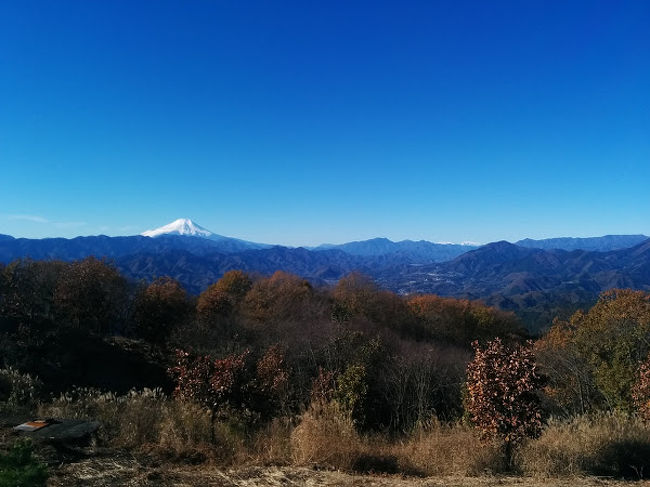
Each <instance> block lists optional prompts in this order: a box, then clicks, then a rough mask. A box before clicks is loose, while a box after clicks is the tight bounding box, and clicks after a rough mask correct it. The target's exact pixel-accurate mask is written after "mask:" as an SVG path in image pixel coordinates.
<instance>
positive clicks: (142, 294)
mask: <svg viewBox="0 0 650 487" xmlns="http://www.w3.org/2000/svg"><path fill="white" fill-rule="evenodd" d="M191 313H192V302H191V301H190V299H189V296H188V295H187V293H186V292H185V290H184V289H183V288H182V286H181V285H180V284H179V283H178V281H175V280H174V279H171V278H169V277H160V278H158V279H156V280H155V281H153V282H152V283H151V284H149V285H147V286H144V287H142V288H141V289H140V290H139V292H138V293H137V294H136V296H135V299H134V303H133V318H132V319H133V323H134V332H135V333H136V334H137V335H138V336H139V337H141V338H144V339H145V340H148V341H150V342H152V343H157V344H160V343H163V342H164V341H165V340H166V338H167V337H168V336H169V333H170V332H171V331H172V329H173V328H174V327H176V326H178V325H180V324H182V323H184V322H185V321H187V320H188V319H189V317H190V314H191Z"/></svg>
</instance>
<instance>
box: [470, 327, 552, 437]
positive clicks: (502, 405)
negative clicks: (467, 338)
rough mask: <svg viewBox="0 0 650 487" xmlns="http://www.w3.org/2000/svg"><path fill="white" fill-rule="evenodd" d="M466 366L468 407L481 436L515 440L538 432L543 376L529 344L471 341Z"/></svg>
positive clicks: (539, 427)
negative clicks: (470, 357)
mask: <svg viewBox="0 0 650 487" xmlns="http://www.w3.org/2000/svg"><path fill="white" fill-rule="evenodd" d="M473 346H474V353H475V356H474V360H472V362H470V364H469V365H468V367H467V389H468V393H469V394H468V404H467V409H468V412H469V413H470V415H471V419H472V421H473V422H474V424H475V425H476V426H477V427H478V428H479V429H480V430H481V435H482V437H483V438H490V437H500V438H501V439H503V440H504V441H505V442H506V443H508V444H515V443H517V442H519V441H520V440H522V439H523V438H525V437H534V436H537V435H538V434H539V433H540V431H541V428H542V414H541V408H540V398H539V396H538V394H537V393H538V391H539V390H540V389H541V387H542V386H543V382H544V380H543V378H542V376H541V375H540V374H539V372H538V370H537V366H536V365H535V358H534V355H533V353H532V351H531V348H530V344H529V345H528V346H525V347H523V346H518V347H516V348H512V349H511V348H508V347H506V346H505V345H504V344H503V343H502V342H501V340H500V339H499V338H496V339H495V340H493V341H491V342H489V343H488V344H487V346H486V347H485V348H481V347H479V345H478V342H474V343H473Z"/></svg>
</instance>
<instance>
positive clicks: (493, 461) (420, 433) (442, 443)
mask: <svg viewBox="0 0 650 487" xmlns="http://www.w3.org/2000/svg"><path fill="white" fill-rule="evenodd" d="M391 449H392V451H393V452H394V455H395V456H397V458H398V459H399V463H400V465H402V466H403V469H407V468H408V467H409V466H410V467H411V468H413V469H414V470H416V471H418V472H421V473H422V474H424V475H428V476H445V475H447V476H448V475H463V476H465V475H469V476H476V475H484V474H496V473H498V472H501V471H503V458H502V455H501V451H500V449H499V448H498V446H497V445H494V444H485V443H482V442H481V441H480V440H479V438H478V435H477V434H476V433H475V432H474V431H473V430H472V429H471V428H469V427H467V426H464V425H462V424H452V425H445V424H440V423H438V422H437V421H432V422H431V423H430V424H428V425H426V426H425V427H421V428H419V429H418V430H416V431H415V432H414V433H413V434H412V435H411V436H410V437H409V438H408V439H406V440H403V441H401V442H399V443H396V444H395V445H393V446H392V448H391Z"/></svg>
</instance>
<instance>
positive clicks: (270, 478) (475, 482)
mask: <svg viewBox="0 0 650 487" xmlns="http://www.w3.org/2000/svg"><path fill="white" fill-rule="evenodd" d="M48 485H50V486H52V487H54V486H56V487H59V486H60V487H63V486H66V487H76V486H79V487H81V486H84V487H86V486H87V487H103V486H109V485H110V486H112V485H121V486H133V487H135V486H138V487H140V486H143V487H148V486H161V487H167V486H169V487H171V486H174V487H181V486H182V487H198V486H219V487H272V486H273V487H275V486H281V485H286V486H302V485H309V486H329V487H334V486H341V487H347V486H361V485H363V486H371V487H389V486H395V487H425V486H426V487H443V486H444V487H484V486H492V485H500V486H518V487H541V486H566V487H573V486H575V487H592V486H593V487H597V486H598V487H604V486H612V487H613V486H624V485H628V486H629V485H634V486H638V487H642V486H647V485H650V482H648V481H642V482H625V481H620V480H612V479H605V478H596V477H569V478H562V479H557V478H553V479H549V478H534V477H504V476H483V477H458V476H445V477H428V478H418V477H402V476H397V475H381V476H379V475H358V474H349V473H344V472H340V471H332V470H314V469H310V468H305V467H247V468H238V469H219V468H216V467H206V466H157V467H156V466H145V465H143V464H142V463H140V462H138V461H137V460H135V459H133V458H121V459H119V458H104V459H92V460H85V461H82V462H79V463H75V464H70V465H66V466H64V467H62V468H60V469H58V470H57V471H56V472H55V474H54V475H53V477H52V478H51V479H50V482H49V484H48Z"/></svg>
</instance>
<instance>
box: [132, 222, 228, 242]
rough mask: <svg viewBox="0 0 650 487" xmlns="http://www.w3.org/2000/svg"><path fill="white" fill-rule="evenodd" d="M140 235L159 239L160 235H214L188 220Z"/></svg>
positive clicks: (172, 223)
mask: <svg viewBox="0 0 650 487" xmlns="http://www.w3.org/2000/svg"><path fill="white" fill-rule="evenodd" d="M140 235H142V236H143V237H159V236H161V235H185V236H189V237H203V238H210V237H212V236H213V235H215V234H214V233H212V232H211V231H210V230H207V229H206V228H203V227H202V226H201V225H197V224H196V223H194V222H193V221H192V220H190V219H189V218H179V219H178V220H174V221H173V222H171V223H168V224H167V225H164V226H162V227H160V228H156V229H154V230H147V231H146V232H142V233H141V234H140ZM215 236H216V235H215Z"/></svg>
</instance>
